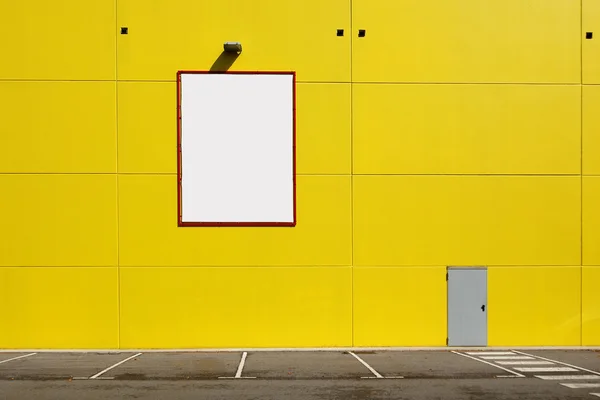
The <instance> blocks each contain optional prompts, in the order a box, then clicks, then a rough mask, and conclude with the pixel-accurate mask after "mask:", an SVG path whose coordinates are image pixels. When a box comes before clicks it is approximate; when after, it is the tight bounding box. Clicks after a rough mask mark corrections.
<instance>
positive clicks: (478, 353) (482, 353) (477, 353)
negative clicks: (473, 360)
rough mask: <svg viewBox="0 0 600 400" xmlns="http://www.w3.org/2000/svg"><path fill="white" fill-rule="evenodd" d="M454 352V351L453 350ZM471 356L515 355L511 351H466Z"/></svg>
mask: <svg viewBox="0 0 600 400" xmlns="http://www.w3.org/2000/svg"><path fill="white" fill-rule="evenodd" d="M453 353H454V351H453ZM467 354H469V355H471V356H510V355H513V356H514V355H515V353H513V352H512V351H468V352H467Z"/></svg>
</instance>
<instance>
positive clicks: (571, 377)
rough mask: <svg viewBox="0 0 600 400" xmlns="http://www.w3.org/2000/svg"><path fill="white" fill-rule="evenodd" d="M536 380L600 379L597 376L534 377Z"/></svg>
mask: <svg viewBox="0 0 600 400" xmlns="http://www.w3.org/2000/svg"><path fill="white" fill-rule="evenodd" d="M535 377H536V378H540V379H543V380H545V381H568V380H573V381H575V380H581V381H587V380H594V379H600V376H598V375H536V376H535Z"/></svg>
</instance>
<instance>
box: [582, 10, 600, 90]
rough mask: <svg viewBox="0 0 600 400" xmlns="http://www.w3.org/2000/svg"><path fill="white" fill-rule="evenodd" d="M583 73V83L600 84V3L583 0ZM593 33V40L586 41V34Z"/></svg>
mask: <svg viewBox="0 0 600 400" xmlns="http://www.w3.org/2000/svg"><path fill="white" fill-rule="evenodd" d="M582 5H583V10H582V11H583V12H582V24H583V26H582V33H581V37H582V43H581V50H582V60H583V65H582V72H583V83H600V43H598V39H599V37H598V35H600V2H598V0H582ZM587 32H592V38H591V39H586V33H587Z"/></svg>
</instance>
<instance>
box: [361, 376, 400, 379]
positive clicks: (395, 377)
mask: <svg viewBox="0 0 600 400" xmlns="http://www.w3.org/2000/svg"><path fill="white" fill-rule="evenodd" d="M360 379H382V378H380V377H378V376H361V377H360ZM383 379H404V377H403V376H384V377H383Z"/></svg>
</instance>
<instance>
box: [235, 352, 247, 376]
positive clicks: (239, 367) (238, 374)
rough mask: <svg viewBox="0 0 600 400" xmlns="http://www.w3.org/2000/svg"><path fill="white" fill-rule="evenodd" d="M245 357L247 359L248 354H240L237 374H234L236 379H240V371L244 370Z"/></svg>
mask: <svg viewBox="0 0 600 400" xmlns="http://www.w3.org/2000/svg"><path fill="white" fill-rule="evenodd" d="M246 357H248V352H246V351H245V352H243V353H242V359H241V360H240V365H238V369H237V372H236V373H235V377H236V378H241V377H242V371H243V370H244V364H246Z"/></svg>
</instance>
